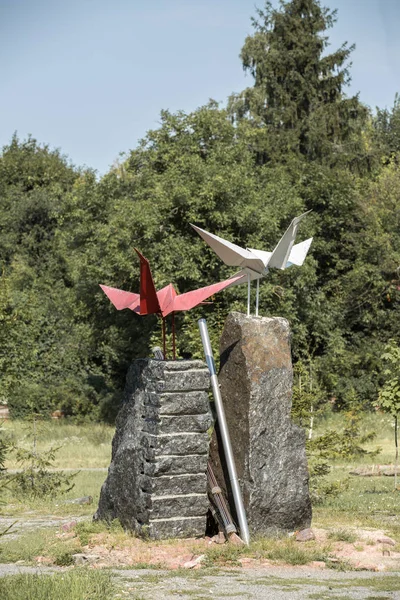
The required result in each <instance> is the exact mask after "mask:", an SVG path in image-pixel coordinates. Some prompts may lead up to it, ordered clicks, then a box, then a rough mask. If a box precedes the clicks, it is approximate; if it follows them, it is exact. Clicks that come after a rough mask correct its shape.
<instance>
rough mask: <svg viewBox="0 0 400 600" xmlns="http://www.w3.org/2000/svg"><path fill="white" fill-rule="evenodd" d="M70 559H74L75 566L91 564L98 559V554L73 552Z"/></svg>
mask: <svg viewBox="0 0 400 600" xmlns="http://www.w3.org/2000/svg"><path fill="white" fill-rule="evenodd" d="M72 560H73V561H74V564H75V565H77V566H83V565H93V564H94V563H96V562H98V561H99V560H100V556H97V555H96V554H81V553H79V554H73V555H72Z"/></svg>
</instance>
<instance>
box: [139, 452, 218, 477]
mask: <svg viewBox="0 0 400 600" xmlns="http://www.w3.org/2000/svg"><path fill="white" fill-rule="evenodd" d="M207 461H208V455H207V454H192V455H186V456H173V455H167V456H166V455H162V456H158V457H157V458H156V460H154V461H144V464H143V470H144V474H145V475H149V476H150V477H157V476H160V475H184V474H197V473H205V472H206V470H207Z"/></svg>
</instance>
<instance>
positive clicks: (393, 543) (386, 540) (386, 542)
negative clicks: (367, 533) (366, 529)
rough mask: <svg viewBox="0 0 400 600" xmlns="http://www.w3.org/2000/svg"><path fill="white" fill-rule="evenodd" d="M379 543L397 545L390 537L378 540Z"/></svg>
mask: <svg viewBox="0 0 400 600" xmlns="http://www.w3.org/2000/svg"><path fill="white" fill-rule="evenodd" d="M376 541H377V542H378V543H379V544H388V546H395V545H396V542H395V541H394V540H392V538H390V537H382V538H378V539H377V540H376Z"/></svg>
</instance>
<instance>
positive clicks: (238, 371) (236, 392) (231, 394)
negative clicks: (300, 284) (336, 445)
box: [211, 313, 311, 535]
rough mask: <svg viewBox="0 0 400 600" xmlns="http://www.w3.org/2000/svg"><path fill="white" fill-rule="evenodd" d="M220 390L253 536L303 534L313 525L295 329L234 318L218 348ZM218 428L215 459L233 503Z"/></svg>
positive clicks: (268, 321) (280, 323) (213, 450)
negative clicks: (295, 388)
mask: <svg viewBox="0 0 400 600" xmlns="http://www.w3.org/2000/svg"><path fill="white" fill-rule="evenodd" d="M220 354H221V368H220V374H219V383H220V386H221V393H222V398H223V401H224V406H225V412H226V418H227V422H228V427H229V430H230V432H231V441H232V446H233V452H234V456H235V459H236V467H237V471H238V477H239V481H240V485H241V488H242V493H243V497H244V503H245V508H246V511H247V518H248V522H249V528H250V530H251V531H252V532H253V533H258V534H265V535H268V534H271V533H273V532H275V531H279V530H284V531H293V530H295V529H305V528H307V527H309V525H310V522H311V503H310V498H309V492H308V469H307V460H306V454H305V436H304V433H303V431H302V430H301V429H300V428H299V427H297V426H296V425H294V424H293V423H292V422H291V420H290V409H291V393H292V392H291V390H292V364H291V355H290V329H289V323H288V322H287V321H286V320H285V319H282V318H265V317H247V316H245V315H242V314H240V313H231V314H230V315H229V316H228V318H227V321H226V323H225V327H224V331H223V334H222V338H221V344H220ZM218 445H220V446H221V448H222V445H221V442H220V439H219V432H218V427H216V430H215V432H214V435H213V438H212V444H211V456H212V462H213V466H214V470H215V474H216V476H217V479H218V481H219V483H220V485H223V482H224V481H225V489H226V490H227V492H228V496H229V499H230V505H231V506H232V507H233V506H234V504H233V499H232V494H231V489H230V485H229V478H228V476H227V471H226V465H225V464H224V463H222V464H221V460H220V456H221V457H222V461H223V452H222V451H221V453H220V452H219V451H218Z"/></svg>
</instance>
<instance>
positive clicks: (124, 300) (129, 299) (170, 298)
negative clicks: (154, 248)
mask: <svg viewBox="0 0 400 600" xmlns="http://www.w3.org/2000/svg"><path fill="white" fill-rule="evenodd" d="M135 251H136V253H137V254H138V256H139V258H140V294H134V293H132V292H125V291H124V290H119V289H117V288H113V287H108V286H107V285H100V287H101V289H102V290H103V292H104V293H105V294H106V295H107V296H108V298H109V299H110V300H111V302H112V303H113V305H114V306H115V308H116V309H117V310H122V309H124V308H129V309H130V310H132V311H133V312H135V313H136V314H138V315H141V316H144V315H152V314H157V315H159V316H160V317H161V319H162V331H163V351H164V357H165V358H166V343H165V318H166V317H167V315H169V314H172V355H173V359H174V360H175V354H176V351H175V318H174V317H175V312H176V311H178V310H190V309H191V308H194V307H195V306H198V305H199V304H202V303H203V302H204V300H207V298H210V296H213V295H214V294H216V293H217V292H220V291H221V290H223V289H225V288H226V287H229V286H230V285H233V284H234V283H237V281H238V280H239V279H241V278H242V277H243V275H242V274H240V275H236V276H233V277H231V278H230V279H226V280H225V281H220V282H219V283H214V284H213V285H208V286H206V287H203V288H199V289H198V290H192V291H191V292H186V293H185V294H177V292H176V290H175V289H174V287H173V285H172V283H170V284H169V285H167V286H165V287H164V288H162V289H161V290H159V291H158V292H157V291H156V288H155V286H154V281H153V277H152V274H151V270H150V264H149V261H148V260H147V258H145V257H144V256H143V255H142V254H141V253H140V252H139V250H136V248H135Z"/></svg>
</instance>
